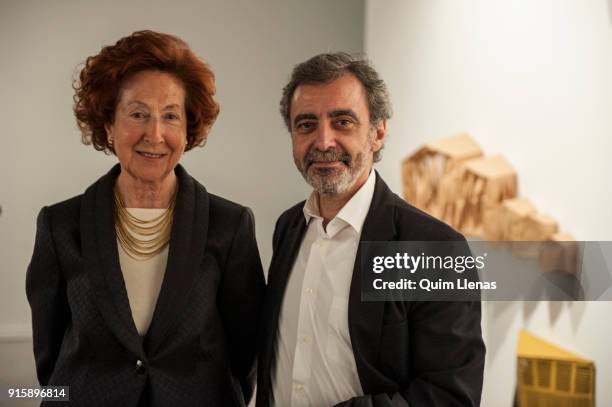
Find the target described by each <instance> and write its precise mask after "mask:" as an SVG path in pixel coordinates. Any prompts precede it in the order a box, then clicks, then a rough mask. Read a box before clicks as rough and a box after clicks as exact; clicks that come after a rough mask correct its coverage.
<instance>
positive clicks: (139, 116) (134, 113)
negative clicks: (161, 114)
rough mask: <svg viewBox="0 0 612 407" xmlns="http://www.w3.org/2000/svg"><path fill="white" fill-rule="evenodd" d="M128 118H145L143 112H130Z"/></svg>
mask: <svg viewBox="0 0 612 407" xmlns="http://www.w3.org/2000/svg"><path fill="white" fill-rule="evenodd" d="M130 117H133V118H134V119H144V118H145V117H147V116H146V114H144V113H143V112H132V113H130Z"/></svg>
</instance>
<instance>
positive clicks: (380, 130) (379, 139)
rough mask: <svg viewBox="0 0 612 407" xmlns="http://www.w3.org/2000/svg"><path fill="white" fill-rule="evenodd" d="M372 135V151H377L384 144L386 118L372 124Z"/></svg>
mask: <svg viewBox="0 0 612 407" xmlns="http://www.w3.org/2000/svg"><path fill="white" fill-rule="evenodd" d="M373 131H374V137H373V139H372V152H374V153H375V152H377V151H378V150H380V149H381V148H382V146H383V145H384V144H385V137H386V136H387V120H384V119H383V120H381V121H379V122H378V123H377V124H376V125H374V129H373Z"/></svg>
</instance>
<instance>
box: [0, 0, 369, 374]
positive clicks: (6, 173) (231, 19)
mask: <svg viewBox="0 0 612 407" xmlns="http://www.w3.org/2000/svg"><path fill="white" fill-rule="evenodd" d="M363 26H364V5H363V1H361V0H359V1H355V0H335V1H333V2H328V1H327V0H309V1H308V2H298V1H284V0H262V1H250V0H232V1H222V0H206V1H200V0H193V1H160V0H154V1H144V0H138V1H127V2H123V1H119V0H111V1H109V0H107V1H103V2H93V1H91V2H82V1H60V0H53V1H18V0H15V1H0V89H1V92H2V98H0V117H1V118H2V121H1V123H2V130H1V131H0V140H1V146H2V153H1V154H0V157H1V158H0V205H1V206H2V208H3V213H2V215H1V216H0V385H1V384H2V383H3V382H6V381H7V380H9V379H10V380H17V379H18V380H20V381H21V382H25V381H27V380H30V378H32V377H33V376H32V365H31V360H30V359H27V360H25V359H24V360H23V361H22V363H15V355H16V353H15V350H14V349H15V346H16V345H15V344H14V343H15V341H22V340H29V339H28V338H29V335H30V326H29V324H30V316H29V308H28V306H27V302H26V298H25V282H24V279H25V270H26V267H27V264H28V262H29V259H30V256H31V254H32V247H33V242H34V232H35V220H36V215H37V213H38V211H39V210H40V208H41V207H42V206H43V205H47V204H51V203H54V202H58V201H60V200H63V199H66V198H68V197H71V196H74V195H77V194H80V193H82V192H83V191H84V190H85V188H86V187H87V186H88V185H90V184H91V183H92V182H94V181H95V180H96V179H97V178H98V177H100V176H101V175H103V174H104V173H105V172H106V171H107V170H108V169H109V168H110V167H111V166H112V165H113V164H114V163H115V161H116V159H115V158H114V156H113V157H107V156H104V154H103V153H100V152H97V151H95V150H94V149H93V148H91V147H88V146H83V145H82V144H81V143H80V135H79V133H78V131H77V129H76V125H75V121H74V117H73V114H72V110H71V109H72V94H73V92H72V89H71V84H72V77H73V74H74V73H75V72H76V71H75V67H76V66H77V65H78V64H79V63H81V62H83V61H84V59H85V58H86V57H87V56H89V55H93V54H95V53H97V52H99V50H100V48H101V47H102V46H103V45H108V44H112V43H114V42H115V41H117V40H118V39H119V38H120V37H122V36H125V35H128V34H130V33H131V32H133V31H135V30H138V29H145V28H148V29H154V30H158V31H162V32H168V33H172V34H175V35H178V36H180V37H182V38H183V39H185V40H186V41H187V42H188V43H189V44H190V45H191V46H192V48H193V49H194V51H195V52H196V53H197V54H198V55H200V56H201V57H203V58H204V59H205V60H207V61H208V62H209V63H210V64H211V65H212V68H213V70H214V72H215V73H216V76H217V89H218V100H219V101H220V103H221V114H220V116H219V119H218V121H217V123H216V124H215V126H214V127H213V130H212V133H211V135H210V138H209V141H208V144H207V145H206V147H205V148H204V149H196V150H194V151H191V152H189V153H187V155H186V156H185V157H184V159H183V161H182V162H183V164H184V165H185V166H186V168H187V169H188V170H189V171H190V172H191V174H192V175H194V176H195V177H196V178H197V179H198V180H200V181H201V182H202V183H203V184H204V185H206V187H207V188H208V190H209V191H210V192H213V193H216V194H218V195H221V196H224V197H226V198H228V199H232V200H235V201H237V202H240V203H243V204H245V205H248V206H250V207H251V208H252V209H253V210H254V212H255V216H256V221H257V237H258V242H259V247H260V251H261V253H262V258H263V261H264V264H266V265H267V263H268V262H269V259H270V255H271V239H272V229H273V227H274V222H275V221H276V218H277V217H278V215H280V213H281V212H282V211H283V210H284V209H286V208H288V207H289V206H291V205H293V204H294V203H296V202H298V201H299V200H301V199H304V198H305V196H306V194H307V188H306V185H305V183H304V182H303V181H302V178H301V176H300V175H299V173H298V172H297V170H295V168H294V165H293V161H292V159H291V148H290V139H289V135H288V133H287V132H286V130H285V128H284V125H283V122H282V119H281V117H280V114H279V113H278V101H279V99H280V92H281V89H282V86H283V85H284V83H285V81H286V80H287V79H288V76H289V73H290V71H291V69H292V67H293V65H295V64H296V63H298V62H301V61H303V60H305V59H306V58H308V57H310V56H312V55H314V54H316V53H320V52H325V51H328V50H348V51H361V50H362V48H363V43H362V42H363ZM24 346H27V348H31V344H27V345H24ZM20 352H21V350H20ZM20 354H27V355H28V357H30V356H31V350H30V351H28V352H22V353H20ZM9 366H11V367H10V368H9ZM15 378H17V379H15ZM21 382H20V383H21ZM13 384H15V383H13Z"/></svg>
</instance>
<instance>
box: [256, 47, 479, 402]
mask: <svg viewBox="0 0 612 407" xmlns="http://www.w3.org/2000/svg"><path fill="white" fill-rule="evenodd" d="M281 113H282V115H283V117H284V120H285V123H286V125H287V128H288V129H289V131H290V133H291V140H292V143H293V157H294V161H295V165H296V167H297V168H298V170H299V171H300V172H301V174H302V176H303V177H304V179H305V180H306V182H308V184H310V185H311V186H312V188H313V189H314V190H313V192H312V193H311V194H310V197H309V198H308V199H307V200H306V201H305V202H301V203H299V204H297V205H295V206H294V207H292V208H290V209H288V210H287V211H285V212H284V213H283V214H282V215H281V216H280V218H279V219H278V221H277V224H276V228H275V231H274V238H273V249H274V253H273V258H272V261H271V265H270V270H269V274H268V293H267V303H266V306H265V315H264V326H263V335H262V341H261V349H260V360H259V366H258V370H259V371H258V390H257V406H258V407H268V406H277V407H286V406H333V405H337V406H355V407H357V406H364V407H367V406H376V407H379V406H380V407H385V406H413V407H416V406H427V407H432V406H444V407H450V406H478V405H479V404H480V395H481V390H482V380H483V370H484V355H485V347H484V343H483V341H482V333H481V327H480V318H481V312H480V302H469V301H464V302H453V303H451V302H400V301H389V302H366V301H362V300H361V289H360V273H361V270H360V266H359V263H360V262H359V261H358V258H359V252H358V249H359V242H360V241H422V240H428V241H459V242H464V241H465V239H464V238H463V236H461V235H460V234H459V233H457V232H456V231H454V230H453V229H452V228H450V227H449V226H447V225H446V224H444V223H442V222H440V221H438V220H436V219H434V218H432V217H430V216H428V215H427V214H425V213H423V212H421V211H419V210H418V209H416V208H414V207H412V206H410V205H409V204H407V203H406V202H404V201H403V200H402V199H400V198H399V197H398V196H397V195H395V194H394V193H393V192H391V190H390V189H389V188H388V187H387V185H386V184H385V183H384V181H383V180H382V179H381V177H380V176H379V175H378V174H377V173H376V171H374V170H373V169H372V166H373V163H374V162H376V161H378V160H379V159H380V152H381V149H382V147H383V144H384V141H385V135H386V130H387V120H388V119H389V118H390V117H391V106H390V102H389V95H388V92H387V88H386V85H385V83H384V82H383V81H382V80H381V79H380V77H379V75H378V73H377V72H376V71H375V70H374V69H373V68H372V67H371V65H370V64H369V63H368V62H367V61H366V60H364V59H361V58H357V57H353V56H351V55H349V54H346V53H334V54H321V55H317V56H315V57H313V58H311V59H309V60H308V61H306V62H303V63H301V64H299V65H297V66H296V67H295V68H294V70H293V73H292V76H291V79H290V81H289V83H288V84H287V86H285V88H284V89H283V96H282V100H281Z"/></svg>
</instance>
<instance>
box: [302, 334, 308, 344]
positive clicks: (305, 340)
mask: <svg viewBox="0 0 612 407" xmlns="http://www.w3.org/2000/svg"><path fill="white" fill-rule="evenodd" d="M302 342H303V343H310V336H308V335H306V336H302Z"/></svg>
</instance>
